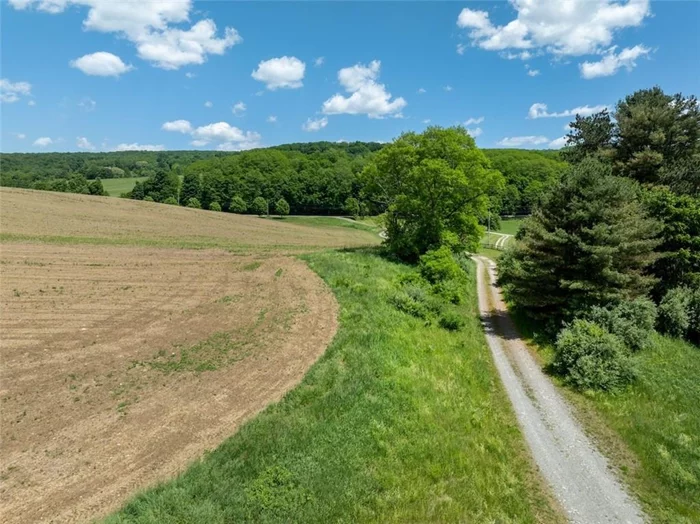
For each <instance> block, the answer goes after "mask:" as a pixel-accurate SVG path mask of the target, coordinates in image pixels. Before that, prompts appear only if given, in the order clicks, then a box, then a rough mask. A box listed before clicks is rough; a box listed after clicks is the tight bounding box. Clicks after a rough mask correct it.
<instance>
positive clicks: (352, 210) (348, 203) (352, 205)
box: [343, 197, 360, 218]
mask: <svg viewBox="0 0 700 524" xmlns="http://www.w3.org/2000/svg"><path fill="white" fill-rule="evenodd" d="M343 211H345V213H346V214H347V215H350V216H351V217H353V218H357V217H358V216H359V215H360V202H358V200H357V199H356V198H355V197H348V198H346V199H345V205H344V206H343Z"/></svg>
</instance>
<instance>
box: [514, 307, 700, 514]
mask: <svg viewBox="0 0 700 524" xmlns="http://www.w3.org/2000/svg"><path fill="white" fill-rule="evenodd" d="M514 318H515V320H516V323H517V324H518V326H519V328H520V329H521V332H522V333H523V334H524V335H525V336H526V337H528V338H530V341H531V342H532V345H533V347H537V349H538V351H537V356H538V358H539V360H540V362H541V363H542V364H543V366H546V365H547V364H549V363H550V362H551V361H552V358H553V356H554V351H553V347H552V345H551V343H547V342H546V340H545V339H544V338H543V337H540V336H538V334H537V333H536V330H535V329H534V328H533V326H532V324H529V323H528V322H527V321H526V320H525V319H523V318H519V317H517V316H516V317H514ZM535 340H536V341H537V342H538V343H539V344H536V343H535V342H534V341H535ZM634 360H635V362H636V365H637V369H638V371H639V379H638V380H637V382H636V383H634V384H633V385H632V386H630V387H628V388H627V389H625V390H624V391H620V392H617V393H614V394H613V393H602V392H587V393H583V394H582V393H577V392H575V391H573V390H572V389H569V388H566V387H564V386H562V384H561V382H559V381H558V380H557V379H556V377H554V378H555V382H556V383H558V385H559V386H560V387H562V389H563V391H564V393H565V394H566V397H567V398H568V400H569V401H570V402H571V403H572V404H573V405H574V407H575V408H576V411H577V414H578V416H579V419H580V420H581V422H582V423H583V424H584V426H585V427H586V429H587V430H588V431H589V432H590V433H591V434H592V435H593V436H594V437H595V438H596V441H597V442H598V444H599V446H600V447H601V450H602V451H603V452H604V453H605V454H606V455H607V456H608V457H609V458H610V460H611V461H612V462H613V464H614V465H615V466H617V468H618V469H619V470H620V471H621V472H622V475H623V477H624V479H625V481H626V482H627V484H628V485H629V486H630V488H631V489H632V491H633V492H634V494H635V495H636V496H637V497H638V498H639V500H640V501H641V502H642V504H643V505H644V507H645V511H646V512H647V514H648V515H650V516H651V517H652V519H653V520H654V521H656V522H674V523H686V522H687V523H691V522H700V409H699V408H698V406H700V378H699V377H700V349H699V348H697V347H695V346H692V345H691V344H688V343H686V342H683V341H682V340H675V339H670V338H667V337H662V336H660V335H656V336H655V337H654V343H653V347H652V348H650V349H648V350H645V351H642V352H639V353H637V354H635V356H634Z"/></svg>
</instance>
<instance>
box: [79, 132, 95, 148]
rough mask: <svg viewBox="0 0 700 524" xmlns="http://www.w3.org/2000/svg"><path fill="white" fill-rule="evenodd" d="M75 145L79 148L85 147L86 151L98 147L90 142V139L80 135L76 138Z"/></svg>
mask: <svg viewBox="0 0 700 524" xmlns="http://www.w3.org/2000/svg"><path fill="white" fill-rule="evenodd" d="M75 145H76V146H77V147H78V149H85V150H86V151H94V150H95V149H96V148H95V146H94V145H92V144H91V143H90V141H89V140H88V139H87V138H85V137H84V136H79V137H78V138H76V139H75Z"/></svg>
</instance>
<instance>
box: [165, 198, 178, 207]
mask: <svg viewBox="0 0 700 524" xmlns="http://www.w3.org/2000/svg"><path fill="white" fill-rule="evenodd" d="M163 204H168V205H171V206H176V205H177V200H175V197H171V196H169V197H168V198H166V199H165V200H163Z"/></svg>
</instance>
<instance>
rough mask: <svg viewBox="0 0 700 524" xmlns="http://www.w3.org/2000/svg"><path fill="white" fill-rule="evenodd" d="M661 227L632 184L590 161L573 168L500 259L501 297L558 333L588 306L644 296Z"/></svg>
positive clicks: (548, 195)
mask: <svg viewBox="0 0 700 524" xmlns="http://www.w3.org/2000/svg"><path fill="white" fill-rule="evenodd" d="M659 229H660V226H659V224H658V223H657V222H656V221H655V220H653V219H650V218H648V217H647V216H646V215H645V212H644V208H643V206H642V204H641V202H640V201H639V199H638V188H637V187H636V184H635V183H634V182H633V181H631V180H628V179H624V178H620V177H616V176H613V175H612V173H611V168H610V166H609V165H607V164H603V163H600V162H598V161H595V160H593V159H587V160H586V161H584V162H582V163H580V164H577V165H575V166H574V167H573V168H572V170H571V172H570V173H569V174H567V176H565V177H564V179H563V180H562V181H561V182H560V183H559V184H557V185H556V186H554V187H552V188H551V190H550V191H549V192H548V193H547V195H546V196H545V199H544V202H543V204H542V206H540V207H539V208H537V209H536V210H535V213H534V214H533V215H532V217H530V218H529V219H527V220H525V222H524V223H523V226H522V228H521V229H520V232H519V233H518V239H519V241H518V242H516V243H515V244H514V246H513V247H512V248H511V249H510V250H509V251H507V252H506V254H505V255H504V256H503V257H501V259H500V263H499V266H500V283H501V284H502V285H503V287H504V291H505V292H506V295H507V297H508V298H509V300H511V301H512V302H513V303H514V304H515V305H516V306H517V307H518V308H521V309H523V310H524V311H525V312H526V313H527V314H528V315H529V316H531V317H532V318H536V319H538V320H541V321H545V322H549V323H550V329H551V331H554V332H556V331H557V330H558V329H559V327H560V325H561V321H562V320H565V321H568V320H571V319H572V318H574V317H576V316H580V315H582V314H584V313H585V312H587V311H588V310H589V309H590V308H591V307H592V306H596V305H599V306H606V305H608V304H611V303H613V304H614V303H618V302H621V301H624V300H629V299H633V298H635V297H637V296H643V295H645V294H646V293H647V291H648V290H649V289H650V288H651V286H652V285H653V284H654V279H653V278H652V277H650V276H648V275H647V274H646V273H645V269H646V268H647V267H648V266H649V264H651V263H652V262H653V261H654V259H655V255H654V253H653V249H654V248H655V247H656V245H657V244H658V241H656V240H655V237H656V234H657V233H658V231H659Z"/></svg>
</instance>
